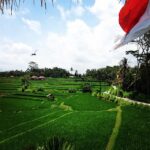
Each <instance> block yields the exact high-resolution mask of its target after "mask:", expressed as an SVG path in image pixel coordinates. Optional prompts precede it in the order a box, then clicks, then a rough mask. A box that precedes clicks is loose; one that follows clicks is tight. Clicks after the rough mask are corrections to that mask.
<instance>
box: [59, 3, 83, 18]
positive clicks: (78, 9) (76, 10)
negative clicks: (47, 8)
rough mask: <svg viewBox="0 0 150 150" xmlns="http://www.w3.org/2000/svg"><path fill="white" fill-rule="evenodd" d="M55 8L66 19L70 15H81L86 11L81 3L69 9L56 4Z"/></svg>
mask: <svg viewBox="0 0 150 150" xmlns="http://www.w3.org/2000/svg"><path fill="white" fill-rule="evenodd" d="M57 9H58V11H59V13H60V15H61V18H62V19H63V20H67V19H68V18H70V17H71V18H72V17H81V16H82V15H83V14H84V13H85V11H86V10H85V8H83V7H82V6H81V5H77V6H76V7H72V8H71V9H64V7H62V6H60V5H57Z"/></svg>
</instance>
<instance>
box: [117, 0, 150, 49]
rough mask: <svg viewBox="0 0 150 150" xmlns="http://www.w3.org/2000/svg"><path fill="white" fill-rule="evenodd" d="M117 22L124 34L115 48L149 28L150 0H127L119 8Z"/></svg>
mask: <svg viewBox="0 0 150 150" xmlns="http://www.w3.org/2000/svg"><path fill="white" fill-rule="evenodd" d="M119 24H120V26H121V28H122V29H123V30H124V31H125V33H126V34H125V36H124V37H123V38H122V39H121V40H120V41H119V43H118V44H117V45H116V46H115V49H117V48H118V47H120V46H123V45H125V44H127V43H129V42H131V41H132V40H134V39H136V38H138V37H140V36H141V35H143V34H144V33H146V32H147V31H149V30H150V0H127V1H126V3H125V5H124V6H123V7H122V9H121V10H120V13H119Z"/></svg>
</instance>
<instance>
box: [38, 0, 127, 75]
mask: <svg viewBox="0 0 150 150" xmlns="http://www.w3.org/2000/svg"><path fill="white" fill-rule="evenodd" d="M120 8H121V4H120V3H118V2H113V3H112V0H107V1H102V0H96V1H95V4H94V5H93V6H92V7H90V8H87V10H88V11H90V12H91V13H92V14H93V15H95V16H96V17H97V18H98V19H99V23H98V24H97V25H95V26H94V27H91V26H88V25H87V24H86V22H85V21H83V20H82V19H75V20H73V21H67V20H66V26H67V28H66V33H65V34H63V35H60V34H59V33H52V32H49V34H48V38H47V50H46V49H45V55H43V60H44V58H46V54H49V60H48V61H47V62H46V59H45V61H44V62H43V63H42V64H41V65H42V66H44V64H51V65H52V66H60V67H65V68H70V67H74V68H75V69H78V70H79V71H80V72H84V71H85V70H86V69H87V68H99V67H104V66H106V65H117V64H118V63H119V61H120V60H121V59H122V58H123V57H125V50H126V49H125V48H122V49H121V50H117V51H111V50H112V48H113V46H114V40H115V38H116V36H117V35H120V34H123V32H122V30H121V28H120V27H119V25H118V12H119V9H120ZM61 9H62V8H61ZM60 11H62V13H61V14H62V17H63V18H66V14H67V13H66V12H65V11H64V9H62V10H60ZM40 56H42V55H40ZM39 59H40V58H39Z"/></svg>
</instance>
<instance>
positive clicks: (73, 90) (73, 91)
mask: <svg viewBox="0 0 150 150" xmlns="http://www.w3.org/2000/svg"><path fill="white" fill-rule="evenodd" d="M68 92H69V93H76V89H69V90H68Z"/></svg>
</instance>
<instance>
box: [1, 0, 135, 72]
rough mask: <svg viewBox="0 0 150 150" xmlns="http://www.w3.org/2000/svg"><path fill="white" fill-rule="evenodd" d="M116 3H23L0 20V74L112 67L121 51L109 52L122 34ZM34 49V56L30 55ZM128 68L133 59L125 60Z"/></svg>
mask: <svg viewBox="0 0 150 150" xmlns="http://www.w3.org/2000/svg"><path fill="white" fill-rule="evenodd" d="M121 7H122V4H121V3H119V2H118V0H116V1H113V2H112V0H107V1H104V0H78V3H77V2H76V1H75V0H74V1H68V0H55V2H54V6H53V5H52V4H51V3H48V4H47V9H46V10H45V9H44V8H41V7H40V3H38V2H36V4H33V3H32V1H30V2H29V1H27V0H26V1H25V2H24V3H23V4H22V3H21V6H20V8H19V9H16V10H14V11H13V12H12V15H10V9H7V10H5V14H4V15H1V16H0V27H1V29H0V53H1V55H0V70H2V71H3V70H12V69H19V70H20V69H22V70H26V69H27V67H28V63H29V62H30V61H36V62H37V63H38V65H39V67H55V66H57V67H62V68H65V69H68V70H69V68H71V67H73V68H74V69H75V70H78V71H79V72H81V73H84V72H85V70H86V69H88V68H89V69H91V68H100V67H105V66H107V65H117V64H118V63H119V61H120V60H121V59H122V58H123V57H124V56H125V50H126V49H127V48H126V47H123V48H121V49H120V50H117V51H112V48H113V45H114V40H115V38H116V37H117V36H119V35H122V34H123V31H122V30H121V28H120V27H119V24H118V12H119V10H120V8H121ZM34 50H38V51H37V56H35V57H31V55H30V54H31V53H32V52H34ZM129 59H130V62H131V64H133V62H134V60H133V58H131V57H130V58H129Z"/></svg>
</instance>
